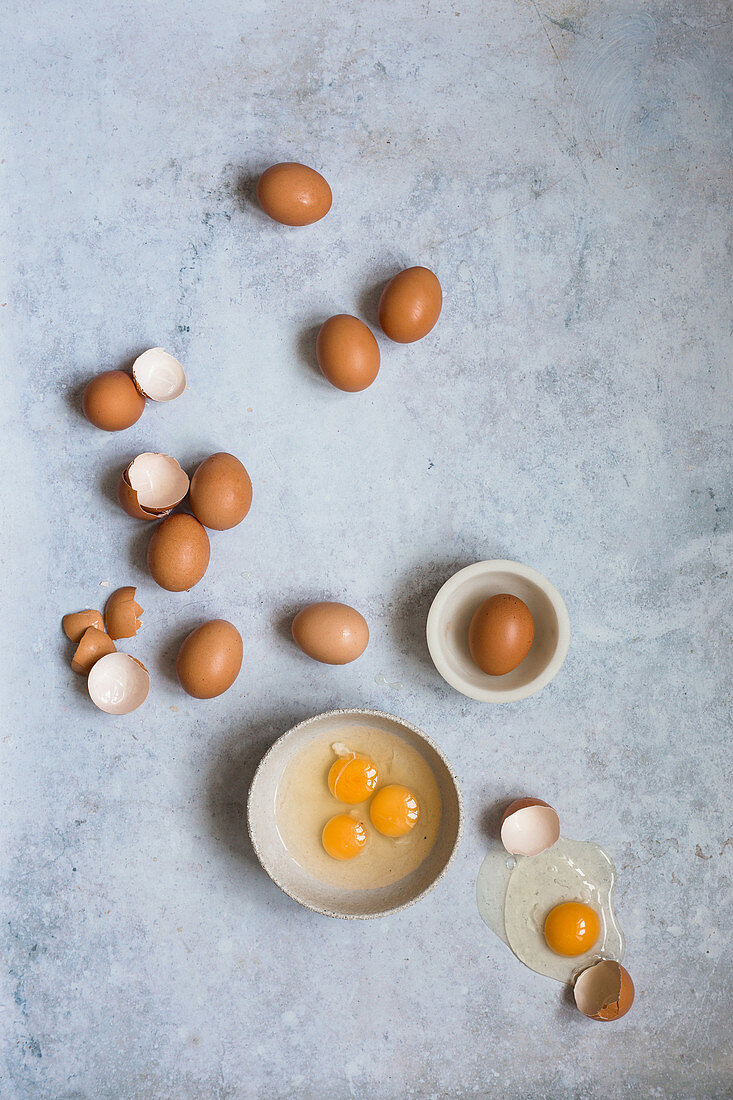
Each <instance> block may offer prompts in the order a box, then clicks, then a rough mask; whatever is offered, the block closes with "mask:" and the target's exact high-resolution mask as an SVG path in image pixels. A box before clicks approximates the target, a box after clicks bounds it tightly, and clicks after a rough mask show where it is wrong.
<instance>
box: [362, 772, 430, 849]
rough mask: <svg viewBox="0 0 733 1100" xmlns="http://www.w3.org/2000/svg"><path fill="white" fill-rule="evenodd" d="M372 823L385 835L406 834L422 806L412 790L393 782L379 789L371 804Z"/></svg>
mask: <svg viewBox="0 0 733 1100" xmlns="http://www.w3.org/2000/svg"><path fill="white" fill-rule="evenodd" d="M369 816H370V817H371V819H372V825H373V826H374V828H375V829H377V830H378V831H379V832H380V833H383V834H384V836H404V835H405V834H406V833H409V831H410V829H411V828H412V827H413V825H414V824H415V822H416V821H417V819H418V817H419V816H420V807H419V806H418V804H417V799H416V798H415V796H414V794H413V793H412V791H408V789H407V787H401V786H400V784H399V783H391V784H390V785H389V786H388V787H382V789H381V790H379V791H377V793H376V794H375V796H374V798H373V799H372V801H371V805H370V806H369Z"/></svg>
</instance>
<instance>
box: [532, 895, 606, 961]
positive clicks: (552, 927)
mask: <svg viewBox="0 0 733 1100" xmlns="http://www.w3.org/2000/svg"><path fill="white" fill-rule="evenodd" d="M600 931H601V925H600V921H599V919H598V914H597V913H596V911H595V909H591V907H590V906H589V905H583V904H582V902H579V901H566V902H563V903H562V905H556V906H555V908H554V909H551V910H550V912H549V913H548V915H547V918H546V920H545V939H546V940H547V946H548V947H549V948H550V950H551V951H554V952H555V954H556V955H567V956H573V955H583V954H584V953H585V952H586V951H590V949H591V947H592V946H593V944H594V943H595V942H596V940H597V939H598V936H599V934H600Z"/></svg>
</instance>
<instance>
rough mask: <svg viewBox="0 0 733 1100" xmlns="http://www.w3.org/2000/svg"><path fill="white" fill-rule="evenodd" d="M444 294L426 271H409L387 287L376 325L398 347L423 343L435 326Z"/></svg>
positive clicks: (410, 268) (393, 280)
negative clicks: (378, 325)
mask: <svg viewBox="0 0 733 1100" xmlns="http://www.w3.org/2000/svg"><path fill="white" fill-rule="evenodd" d="M442 306H443V291H442V290H441V289H440V283H439V282H438V279H437V277H436V276H435V275H434V274H433V272H432V271H429V270H428V268H427V267H408V268H406V270H405V271H400V273H399V275H395V277H394V279H392V280H391V281H390V282H388V283H387V285H386V287H385V288H384V290H383V291H382V297H381V298H380V299H379V323H380V325H381V326H382V329H383V330H384V332H385V333H386V335H387V336H389V338H390V340H395V341H396V342H397V343H398V344H412V343H414V342H415V340H422V338H423V336H427V334H428V333H429V332H430V330H431V329H432V328H433V327H434V326H435V323H436V321H437V320H438V318H439V317H440V311H441V309H442Z"/></svg>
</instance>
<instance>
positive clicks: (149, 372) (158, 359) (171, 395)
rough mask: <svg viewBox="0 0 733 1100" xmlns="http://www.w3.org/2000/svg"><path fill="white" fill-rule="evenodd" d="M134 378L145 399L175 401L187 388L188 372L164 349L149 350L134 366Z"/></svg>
mask: <svg viewBox="0 0 733 1100" xmlns="http://www.w3.org/2000/svg"><path fill="white" fill-rule="evenodd" d="M132 377H133V380H134V382H135V385H136V386H137V388H138V390H139V391H140V393H141V394H142V395H143V397H149V398H150V400H151V401H175V399H176V398H177V397H180V396H181V394H182V393H183V391H184V390H185V388H186V372H185V371H184V369H183V367H182V366H181V364H180V363H179V362H178V360H177V359H174V358H173V356H172V355H171V354H170V353H169V352H167V351H165V349H164V348H149V349H148V351H144V352H143V353H142V355H138V357H137V359H136V360H135V362H134V363H133V364H132Z"/></svg>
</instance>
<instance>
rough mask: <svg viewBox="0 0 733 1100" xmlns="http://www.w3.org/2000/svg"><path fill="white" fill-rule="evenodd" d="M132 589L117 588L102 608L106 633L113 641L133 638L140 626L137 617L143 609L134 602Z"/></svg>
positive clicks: (134, 590) (133, 590) (133, 589)
mask: <svg viewBox="0 0 733 1100" xmlns="http://www.w3.org/2000/svg"><path fill="white" fill-rule="evenodd" d="M136 591H137V589H135V588H133V587H128V588H118V589H117V590H116V592H113V593H112V595H111V596H110V598H109V599H108V600H107V603H106V605H105V608H104V622H105V625H106V627H107V633H108V634H109V636H110V638H114V639H115V641H116V640H117V639H118V638H134V637H135V635H136V634H137V632H138V630H139V629H140V627H141V626H142V623H141V622H140V619H139V616H140V615H142V613H143V609H142V607H141V606H140V604H139V603H137V602H136V601H135V592H136Z"/></svg>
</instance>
